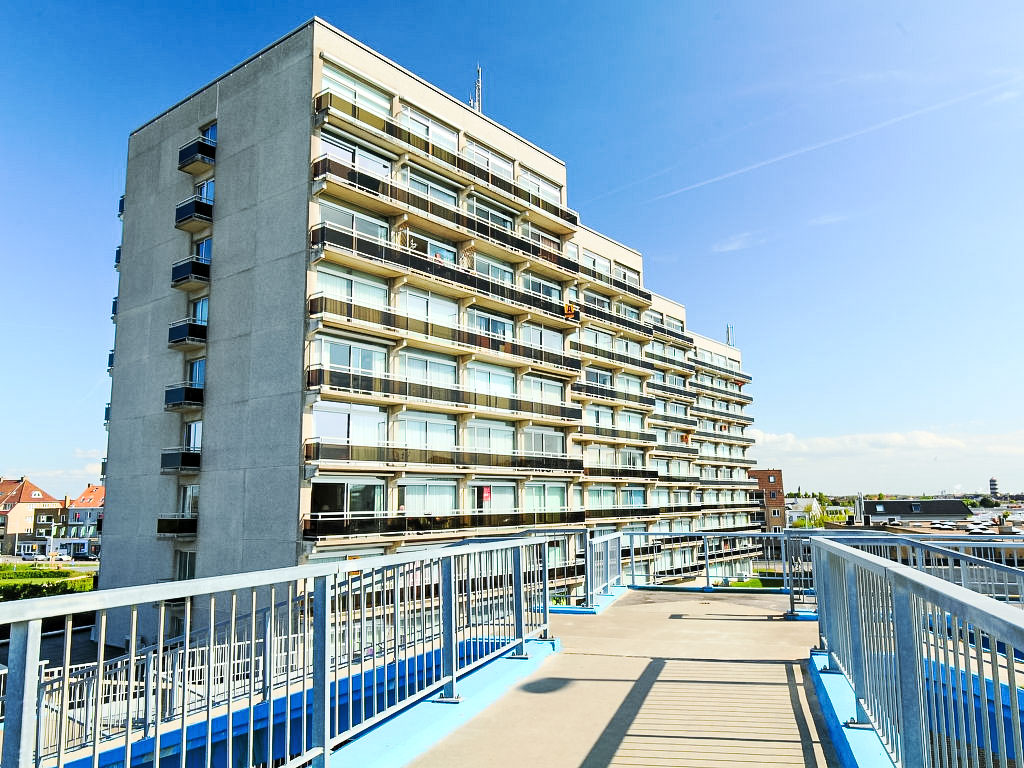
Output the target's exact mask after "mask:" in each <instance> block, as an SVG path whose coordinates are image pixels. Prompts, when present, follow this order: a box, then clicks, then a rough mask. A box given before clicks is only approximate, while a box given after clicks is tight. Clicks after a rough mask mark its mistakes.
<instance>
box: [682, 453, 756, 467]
mask: <svg viewBox="0 0 1024 768" xmlns="http://www.w3.org/2000/svg"><path fill="white" fill-rule="evenodd" d="M695 461H698V462H700V463H701V464H708V463H712V464H717V465H726V466H728V465H733V466H745V467H752V466H754V465H755V464H757V459H748V458H746V457H743V456H708V455H706V454H703V453H702V454H698V455H697V457H696V459H695Z"/></svg>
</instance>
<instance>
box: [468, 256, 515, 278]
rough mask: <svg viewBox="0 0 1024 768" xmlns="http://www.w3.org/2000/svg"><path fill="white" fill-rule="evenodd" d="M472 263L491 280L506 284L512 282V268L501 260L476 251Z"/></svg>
mask: <svg viewBox="0 0 1024 768" xmlns="http://www.w3.org/2000/svg"><path fill="white" fill-rule="evenodd" d="M473 264H474V267H475V268H476V271H477V272H479V273H480V274H481V275H485V276H486V277H489V278H490V279H491V280H494V281H496V282H499V283H505V284H506V285H513V284H514V280H513V272H512V268H511V267H510V266H509V265H507V264H505V262H503V261H498V260H497V259H494V258H491V257H490V256H483V255H482V254H479V253H478V254H477V255H476V256H475V257H474V259H473Z"/></svg>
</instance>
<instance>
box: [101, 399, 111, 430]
mask: <svg viewBox="0 0 1024 768" xmlns="http://www.w3.org/2000/svg"><path fill="white" fill-rule="evenodd" d="M109 424H110V403H107V404H106V405H105V406H103V426H105V427H106V426H109Z"/></svg>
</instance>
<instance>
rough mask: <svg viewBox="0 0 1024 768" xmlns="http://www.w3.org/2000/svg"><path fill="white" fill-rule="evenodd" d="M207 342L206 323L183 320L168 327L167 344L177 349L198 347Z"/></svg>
mask: <svg viewBox="0 0 1024 768" xmlns="http://www.w3.org/2000/svg"><path fill="white" fill-rule="evenodd" d="M204 344H206V323H196V322H193V321H191V320H182V321H181V322H177V323H174V325H172V326H171V327H170V328H168V329H167V346H169V347H174V348H175V349H198V348H199V347H202V346H203V345H204Z"/></svg>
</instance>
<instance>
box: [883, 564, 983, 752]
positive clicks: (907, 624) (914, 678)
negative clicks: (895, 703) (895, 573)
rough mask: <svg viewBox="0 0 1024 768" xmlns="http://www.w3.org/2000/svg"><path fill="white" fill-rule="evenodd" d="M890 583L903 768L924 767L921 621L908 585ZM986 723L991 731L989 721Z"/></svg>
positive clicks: (897, 582)
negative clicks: (911, 766)
mask: <svg viewBox="0 0 1024 768" xmlns="http://www.w3.org/2000/svg"><path fill="white" fill-rule="evenodd" d="M890 583H891V585H892V612H893V624H894V625H895V628H894V630H895V635H894V637H895V640H896V677H897V683H898V684H897V687H896V690H897V694H898V696H899V724H900V757H901V758H902V760H901V764H902V765H908V766H909V765H915V766H917V765H920V766H924V765H927V764H928V763H927V748H928V740H927V737H926V735H925V718H924V696H923V685H924V684H923V681H922V680H921V674H922V670H921V665H920V664H919V663H918V661H919V657H920V654H921V638H920V637H919V636H918V627H919V621H920V619H919V617H918V616H917V613H916V612H915V611H914V601H913V599H912V597H911V594H910V590H909V588H908V587H907V585H906V584H903V583H900V582H899V581H898V580H897V579H892V580H891V581H890ZM968 679H969V678H968ZM968 684H970V683H968ZM984 690H985V689H984V687H982V691H984ZM983 695H984V694H983ZM984 722H985V723H986V725H985V727H986V728H987V727H988V725H987V723H988V720H987V718H986V719H985V721H984Z"/></svg>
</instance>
